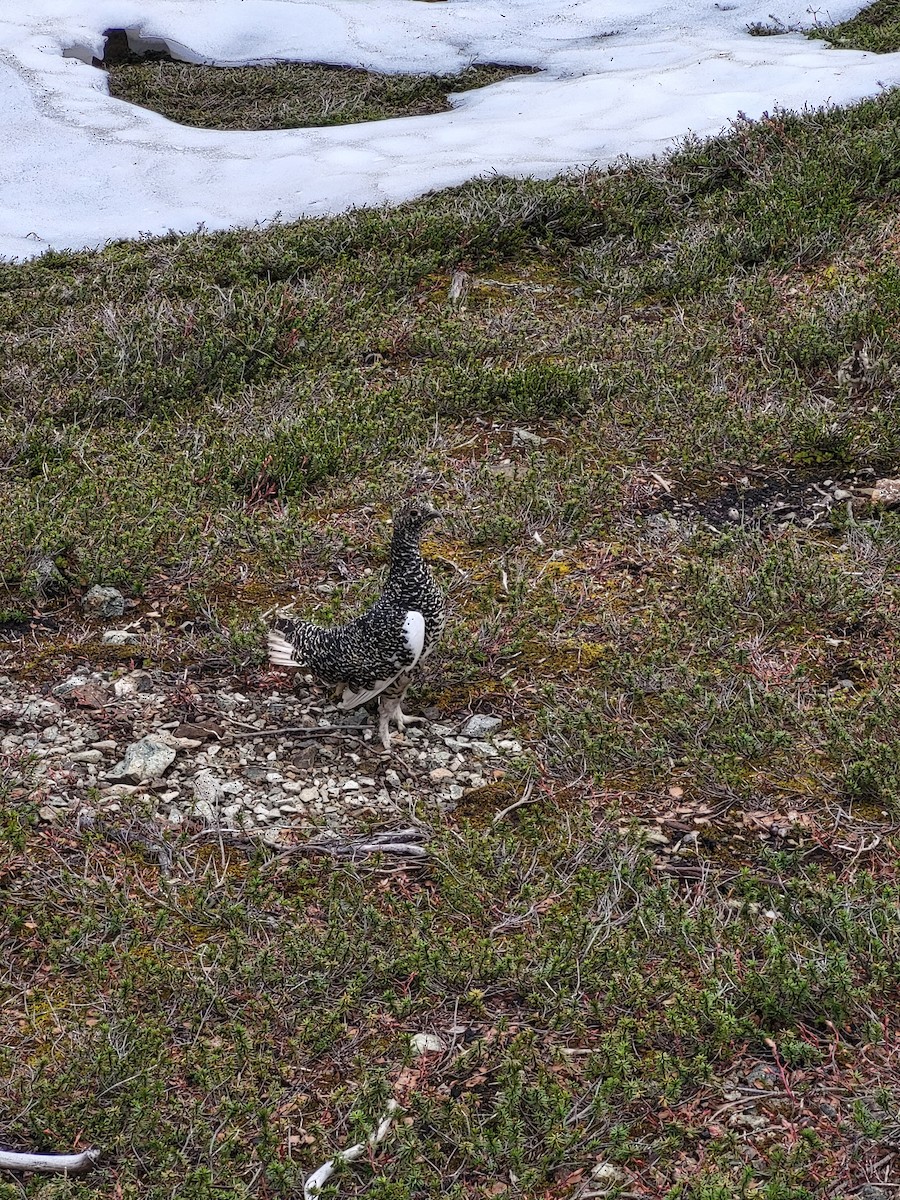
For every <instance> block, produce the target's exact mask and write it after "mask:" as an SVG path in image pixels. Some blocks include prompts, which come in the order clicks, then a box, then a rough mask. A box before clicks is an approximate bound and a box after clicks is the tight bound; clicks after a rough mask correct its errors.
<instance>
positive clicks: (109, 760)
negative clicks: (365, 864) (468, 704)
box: [0, 670, 523, 834]
mask: <svg viewBox="0 0 900 1200" xmlns="http://www.w3.org/2000/svg"><path fill="white" fill-rule="evenodd" d="M205 688H207V689H209V690H204V689H203V688H201V687H199V686H195V685H192V684H191V685H186V684H185V683H184V681H183V677H179V676H175V675H174V674H171V673H166V672H163V671H122V670H112V671H103V670H96V671H90V670H82V671H80V672H79V673H78V674H75V675H71V676H69V677H68V678H66V679H62V680H58V681H50V682H49V683H47V684H44V685H42V688H41V690H40V691H39V690H36V689H35V687H34V685H33V684H32V685H29V684H27V683H25V682H23V681H17V680H14V679H12V678H9V677H6V676H0V751H2V753H3V755H4V756H5V761H6V763H7V764H8V765H9V767H10V770H11V774H12V779H13V784H14V786H17V787H18V788H19V789H21V791H20V794H21V795H26V794H27V795H28V797H29V798H30V799H32V800H34V801H35V802H36V803H37V804H38V806H39V812H40V816H41V819H42V820H44V821H63V820H67V819H69V818H72V817H74V816H75V815H77V814H78V813H79V812H80V811H82V810H85V809H89V810H91V811H94V812H99V813H115V812H116V811H118V810H120V809H121V808H122V806H123V801H127V802H128V807H129V809H130V810H131V809H133V808H135V807H143V809H144V811H145V813H146V814H147V815H148V816H152V817H153V818H154V819H155V820H157V821H160V822H163V823H168V824H169V825H172V826H178V825H181V824H182V823H183V822H184V821H185V820H194V821H197V820H199V821H201V822H203V823H204V824H205V825H207V826H209V827H211V828H220V829H225V830H236V831H244V832H246V831H250V830H260V831H271V832H272V833H273V834H277V832H278V831H279V830H284V829H286V828H292V829H300V830H303V831H315V830H321V829H331V830H335V831H340V832H342V833H349V832H353V831H354V830H355V829H357V828H359V827H363V826H371V825H372V824H378V823H383V822H386V821H388V822H395V821H396V820H397V819H398V818H402V819H404V820H408V819H409V818H410V816H411V815H413V814H415V813H417V812H418V813H421V810H422V807H423V806H425V807H426V808H431V809H432V810H438V811H449V810H451V809H452V808H454V807H455V805H456V804H457V803H458V802H459V801H460V800H462V799H463V798H464V797H465V795H466V793H467V792H468V791H470V790H472V789H475V788H481V787H484V786H485V785H486V784H490V783H495V782H499V781H501V780H503V779H504V778H505V777H506V774H507V771H508V768H509V764H510V761H511V760H512V759H515V758H518V757H520V756H521V755H522V754H523V748H522V745H521V743H519V742H518V741H516V740H515V738H514V737H511V736H510V734H509V733H508V732H506V733H504V734H503V735H502V736H496V737H495V736H493V734H498V735H499V733H500V728H501V723H500V721H499V720H498V719H497V718H489V719H484V718H479V719H477V720H476V721H475V723H474V724H473V722H472V720H471V719H470V720H469V721H468V722H466V721H465V719H464V718H463V719H460V720H457V721H446V720H443V721H442V720H435V721H431V722H429V724H427V725H425V726H422V727H419V726H416V727H412V728H410V729H408V730H407V732H406V735H405V737H404V738H403V740H402V741H401V740H396V741H395V743H394V747H393V750H392V752H391V753H390V754H389V755H388V754H385V753H384V751H383V750H382V748H381V744H380V742H379V741H378V740H377V738H375V740H374V741H373V732H374V729H373V727H372V725H371V724H370V718H369V716H368V715H367V714H366V713H364V712H357V713H350V714H347V713H342V712H340V711H339V710H337V709H333V708H331V707H330V706H328V705H325V704H323V703H322V702H321V698H320V697H319V696H318V695H315V694H313V695H309V694H302V693H300V694H294V693H293V692H282V691H269V692H255V691H253V692H249V689H248V692H249V694H247V693H245V692H243V691H240V690H238V689H237V688H236V687H235V686H233V683H229V684H225V685H221V686H216V685H210V684H206V685H205ZM179 714H181V715H179ZM466 729H470V730H473V731H475V730H477V731H478V736H477V737H474V736H469V735H468V734H467V733H466V732H465V730H466ZM488 730H492V733H491V732H487V731H488Z"/></svg>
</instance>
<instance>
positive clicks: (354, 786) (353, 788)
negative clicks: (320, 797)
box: [328, 779, 359, 792]
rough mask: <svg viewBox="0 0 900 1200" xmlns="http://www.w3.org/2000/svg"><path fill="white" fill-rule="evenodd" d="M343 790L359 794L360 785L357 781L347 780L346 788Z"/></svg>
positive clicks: (345, 782)
mask: <svg viewBox="0 0 900 1200" xmlns="http://www.w3.org/2000/svg"><path fill="white" fill-rule="evenodd" d="M328 790H329V792H330V791H331V788H329V789H328ZM343 790H344V791H345V792H358V791H359V784H358V783H357V782H356V780H355V779H345V780H344V787H343Z"/></svg>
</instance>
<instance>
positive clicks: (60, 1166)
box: [0, 1150, 100, 1175]
mask: <svg viewBox="0 0 900 1200" xmlns="http://www.w3.org/2000/svg"><path fill="white" fill-rule="evenodd" d="M99 1157H100V1151H99V1150H82V1152H81V1153H80V1154H21V1153H19V1152H18V1151H16V1150H0V1168H2V1169H3V1170H5V1171H44V1172H56V1173H57V1174H64V1175H77V1174H79V1173H80V1172H81V1171H89V1170H90V1169H91V1167H93V1166H94V1165H95V1163H96V1162H97V1159H98V1158H99Z"/></svg>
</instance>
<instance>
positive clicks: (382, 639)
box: [269, 500, 445, 750]
mask: <svg viewBox="0 0 900 1200" xmlns="http://www.w3.org/2000/svg"><path fill="white" fill-rule="evenodd" d="M440 516H441V514H440V513H439V512H438V511H437V509H435V508H433V507H432V506H431V504H429V503H428V502H427V501H424V500H411V501H409V502H408V503H406V504H404V505H403V506H402V508H400V510H399V511H398V512H397V514H396V516H395V518H394V535H393V538H392V539H391V553H390V568H389V570H388V575H387V579H386V580H385V583H384V588H383V589H382V592H381V595H380V596H379V598H378V599H377V600H376V602H375V603H374V604H373V605H372V607H371V608H370V609H369V610H368V611H367V612H364V613H363V614H362V616H359V617H357V618H356V620H354V621H351V622H349V624H347V625H338V626H335V627H334V628H332V629H323V628H322V627H321V626H319V625H313V624H312V623H311V622H309V621H301V620H297V619H296V618H290V617H278V618H276V620H275V621H274V622H273V623H272V626H271V628H270V630H269V661H270V662H271V663H272V664H273V665H274V666H279V667H305V668H306V669H307V670H308V671H310V672H311V673H312V675H313V676H314V677H315V678H316V679H318V680H319V681H320V682H322V683H324V684H327V685H328V686H330V687H335V688H338V689H340V692H341V700H340V707H341V708H343V709H345V710H346V709H353V708H359V707H360V706H361V705H363V704H366V703H368V701H370V700H374V699H375V697H376V696H377V697H378V735H379V737H380V738H381V742H382V745H383V746H384V748H385V749H386V750H389V749H390V745H391V735H390V723H391V722H392V721H393V722H394V723H395V724H396V726H397V728H398V730H399V731H400V732H401V733H402V732H403V729H404V726H405V725H406V724H408V723H409V722H411V721H421V720H422V718H421V717H408V716H407V715H406V714H405V713H404V712H403V709H402V707H401V706H402V703H403V697H404V696H405V695H406V690H407V688H408V687H409V685H410V681H411V678H412V673H413V671H414V670H415V668H416V667H417V666H418V665H419V663H421V661H422V659H423V658H425V657H426V656H427V655H428V654H430V653H431V651H432V650H433V649H434V647H435V645H436V644H437V641H438V639H439V638H440V635H441V632H442V631H443V628H444V621H445V610H444V596H443V593H442V592H441V589H440V588H439V587H438V585H437V582H436V580H435V578H434V576H433V575H432V573H431V570H430V569H429V567H428V564H427V563H426V562H425V560H424V559H423V558H422V553H421V550H420V548H419V539H420V537H421V535H422V531H423V529H424V528H425V526H426V525H427V524H428V522H429V521H433V520H436V519H437V518H438V517H440Z"/></svg>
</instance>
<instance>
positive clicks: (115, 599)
mask: <svg viewBox="0 0 900 1200" xmlns="http://www.w3.org/2000/svg"><path fill="white" fill-rule="evenodd" d="M81 607H82V608H83V609H84V611H85V612H86V613H88V615H89V616H92V617H121V615H122V613H123V612H124V611H125V597H124V596H123V595H122V593H121V592H120V591H119V590H118V588H113V587H101V586H100V585H99V584H95V585H94V586H93V587H92V588H91V590H90V591H89V592H86V593H85V595H84V596H83V597H82V600H81Z"/></svg>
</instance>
